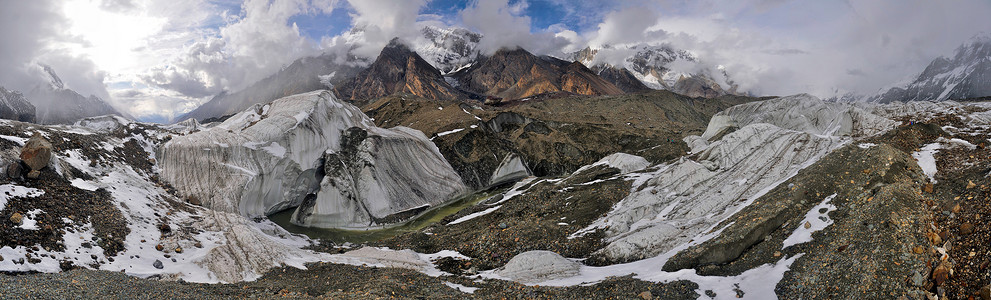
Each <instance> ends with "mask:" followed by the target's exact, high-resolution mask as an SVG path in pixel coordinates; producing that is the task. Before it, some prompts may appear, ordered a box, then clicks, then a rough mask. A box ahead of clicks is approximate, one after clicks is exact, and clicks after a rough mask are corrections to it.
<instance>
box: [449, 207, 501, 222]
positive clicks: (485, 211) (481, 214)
mask: <svg viewBox="0 0 991 300" xmlns="http://www.w3.org/2000/svg"><path fill="white" fill-rule="evenodd" d="M501 207H502V205H499V206H495V207H490V208H487V209H485V210H483V211H480V212H476V213H472V214H469V215H467V216H464V217H460V218H458V219H457V220H454V221H451V223H447V225H455V224H458V223H461V222H464V221H468V220H471V219H474V218H478V217H481V216H484V215H487V214H490V213H492V212H494V211H496V210H497V209H499V208H501Z"/></svg>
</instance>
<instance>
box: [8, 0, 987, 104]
mask: <svg viewBox="0 0 991 300" xmlns="http://www.w3.org/2000/svg"><path fill="white" fill-rule="evenodd" d="M988 15H991V1H987V0H941V1H931V0H846V1H808V0H806V1H799V0H653V1H648V0H619V1H605V0H590V1H571V0H473V1H459V0H243V1H241V0H32V1H23V0H0V86H4V87H6V88H8V89H14V90H20V91H28V90H30V89H33V88H37V87H38V86H41V85H45V84H46V82H47V79H46V77H45V76H43V72H40V67H39V65H40V64H45V65H50V66H52V67H53V68H54V69H55V70H56V72H57V73H58V75H59V76H60V77H61V79H62V80H63V82H64V83H65V85H66V87H67V88H71V89H73V90H76V91H77V92H79V93H80V94H83V95H84V96H88V95H96V96H98V97H101V98H103V99H105V100H107V101H108V102H109V103H110V104H111V105H113V106H114V107H116V108H117V109H119V110H121V111H124V112H126V113H128V114H130V115H132V116H134V117H136V118H138V119H139V120H143V121H152V122H168V121H169V120H171V119H173V118H175V117H177V116H179V115H181V114H182V113H185V112H188V111H189V110H192V109H193V108H195V107H197V106H198V105H200V104H202V103H204V102H206V101H208V100H209V99H210V98H211V97H213V96H214V95H216V94H218V93H220V92H223V91H237V90H239V89H243V88H244V87H246V86H248V85H250V84H251V83H254V82H256V81H258V80H260V79H263V78H264V77H267V76H269V75H272V74H274V73H275V72H277V71H278V70H279V69H280V68H282V67H284V66H286V65H288V64H290V63H292V61H294V60H296V59H298V58H301V57H306V56H313V55H319V54H321V53H325V52H341V51H347V49H350V48H351V47H352V46H355V48H354V49H353V50H351V51H352V54H354V55H358V56H362V57H369V58H373V57H375V56H376V55H377V54H378V52H379V51H380V50H381V48H382V47H383V46H384V45H385V44H386V43H387V42H388V41H389V40H391V39H392V38H393V37H397V36H398V37H404V38H414V37H415V36H417V35H418V34H419V33H418V32H419V30H418V29H419V28H420V27H421V26H425V25H433V26H441V27H463V28H467V29H470V30H473V31H476V32H479V33H481V34H482V35H483V36H484V37H483V39H482V41H481V43H480V44H479V48H480V50H481V51H483V52H485V53H491V52H494V51H495V50H497V49H499V48H500V47H512V46H520V47H523V48H525V49H527V50H530V51H531V52H535V53H537V54H547V55H555V56H559V57H563V56H565V55H566V53H568V52H572V51H577V50H580V49H583V48H585V47H589V46H591V47H616V46H617V45H627V46H629V45H639V44H649V45H668V46H670V47H673V48H676V49H683V50H686V51H689V52H691V53H692V54H694V55H695V56H696V57H697V58H698V59H699V60H701V61H704V62H705V63H706V64H708V65H711V66H719V67H720V69H722V70H725V72H726V73H727V74H728V75H729V77H730V78H731V79H732V80H733V81H734V82H735V83H736V84H738V85H739V89H740V90H741V91H746V92H750V93H752V94H754V95H787V94H795V93H812V94H813V95H817V96H820V97H830V96H834V95H836V94H842V93H846V92H853V93H859V94H874V93H877V92H878V91H879V90H882V89H885V88H887V87H891V86H894V85H897V84H899V83H904V82H906V81H907V80H910V79H912V78H913V76H916V75H917V74H919V73H920V72H921V71H922V70H923V69H924V68H925V67H926V65H927V64H929V62H930V61H932V60H933V59H934V58H936V57H938V56H941V55H951V54H952V53H953V50H954V49H955V48H956V47H958V46H959V45H960V44H962V43H964V42H966V41H967V40H968V39H969V38H971V37H973V36H974V35H977V34H979V33H982V32H987V33H991V19H988V18H986V16H988ZM352 28H360V29H361V30H362V31H363V34H362V35H360V36H358V35H354V34H349V32H350V31H351V30H352ZM602 56H603V58H602V59H603V60H606V62H616V61H620V60H622V59H623V58H622V56H621V55H619V56H616V57H608V56H607V55H602Z"/></svg>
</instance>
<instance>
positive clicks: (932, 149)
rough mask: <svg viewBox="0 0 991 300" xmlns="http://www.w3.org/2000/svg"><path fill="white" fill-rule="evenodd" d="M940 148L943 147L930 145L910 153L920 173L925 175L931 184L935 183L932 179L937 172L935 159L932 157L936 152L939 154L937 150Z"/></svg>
mask: <svg viewBox="0 0 991 300" xmlns="http://www.w3.org/2000/svg"><path fill="white" fill-rule="evenodd" d="M942 148H943V146H942V145H941V144H940V143H932V144H928V145H925V146H924V147H922V149H920V150H919V151H916V152H912V157H913V158H915V160H917V161H918V162H919V167H921V168H922V173H925V174H926V177H929V180H931V181H932V182H936V179H935V178H934V177H935V176H936V172H937V171H938V170H936V158H935V157H934V155H936V152H939V149H942Z"/></svg>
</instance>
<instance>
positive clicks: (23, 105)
mask: <svg viewBox="0 0 991 300" xmlns="http://www.w3.org/2000/svg"><path fill="white" fill-rule="evenodd" d="M0 119H8V120H15V121H21V122H31V123H34V122H35V107H34V105H31V103H29V102H28V101H27V99H24V95H23V94H21V93H18V92H16V91H11V90H7V89H5V88H3V87H0Z"/></svg>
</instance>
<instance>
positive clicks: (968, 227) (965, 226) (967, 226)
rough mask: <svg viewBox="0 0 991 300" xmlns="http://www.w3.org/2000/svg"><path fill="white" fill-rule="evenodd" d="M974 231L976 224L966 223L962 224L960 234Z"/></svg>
mask: <svg viewBox="0 0 991 300" xmlns="http://www.w3.org/2000/svg"><path fill="white" fill-rule="evenodd" d="M971 233H974V224H970V223H964V224H963V225H960V235H968V234H971Z"/></svg>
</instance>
